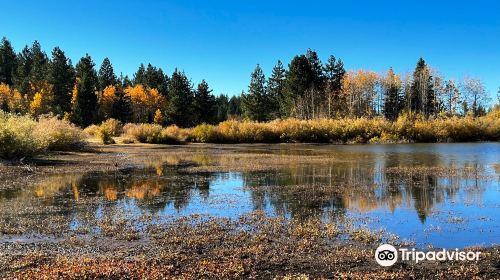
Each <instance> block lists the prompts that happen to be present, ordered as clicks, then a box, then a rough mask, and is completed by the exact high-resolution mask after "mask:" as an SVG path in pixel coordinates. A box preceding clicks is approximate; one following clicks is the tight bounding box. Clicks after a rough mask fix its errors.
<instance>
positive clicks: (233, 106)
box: [227, 95, 241, 117]
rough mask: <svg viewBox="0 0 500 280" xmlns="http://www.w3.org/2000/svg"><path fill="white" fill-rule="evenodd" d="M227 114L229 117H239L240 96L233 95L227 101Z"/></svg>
mask: <svg viewBox="0 0 500 280" xmlns="http://www.w3.org/2000/svg"><path fill="white" fill-rule="evenodd" d="M227 114H228V115H229V116H231V117H239V116H241V97H240V96H235V95H233V96H232V97H231V98H230V99H229V103H228V112H227Z"/></svg>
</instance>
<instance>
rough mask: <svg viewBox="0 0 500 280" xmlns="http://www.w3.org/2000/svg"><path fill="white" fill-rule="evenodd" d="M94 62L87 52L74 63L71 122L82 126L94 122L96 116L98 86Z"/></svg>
mask: <svg viewBox="0 0 500 280" xmlns="http://www.w3.org/2000/svg"><path fill="white" fill-rule="evenodd" d="M94 66H95V64H94V62H93V61H92V58H91V57H90V56H89V55H88V54H87V55H86V56H84V57H82V58H81V59H80V61H79V62H78V64H77V65H76V78H77V85H76V89H77V94H76V98H75V103H74V104H73V122H74V123H76V124H77V125H80V126H82V127H87V126H89V125H91V124H93V123H95V122H96V121H97V120H96V116H97V111H98V110H97V94H96V91H97V89H98V87H99V82H98V78H97V73H96V71H95V69H94Z"/></svg>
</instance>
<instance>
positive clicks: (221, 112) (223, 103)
mask: <svg viewBox="0 0 500 280" xmlns="http://www.w3.org/2000/svg"><path fill="white" fill-rule="evenodd" d="M215 102H216V104H217V122H223V121H225V120H227V118H228V115H229V99H228V97H227V96H226V95H224V94H221V95H219V96H217V98H216V99H215Z"/></svg>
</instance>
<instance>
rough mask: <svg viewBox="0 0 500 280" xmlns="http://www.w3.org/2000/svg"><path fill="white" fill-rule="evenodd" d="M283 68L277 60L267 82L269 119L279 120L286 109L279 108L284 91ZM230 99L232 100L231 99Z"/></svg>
mask: <svg viewBox="0 0 500 280" xmlns="http://www.w3.org/2000/svg"><path fill="white" fill-rule="evenodd" d="M285 72H286V71H285V68H284V67H283V63H281V61H280V60H278V63H276V66H274V68H273V72H272V74H271V77H269V79H268V81H267V92H268V95H269V113H270V116H269V117H270V118H271V119H276V118H281V117H282V116H283V115H286V112H284V111H285V110H286V109H285V108H281V104H282V103H283V99H284V90H285ZM231 99H232V98H231Z"/></svg>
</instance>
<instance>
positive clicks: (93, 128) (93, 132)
mask: <svg viewBox="0 0 500 280" xmlns="http://www.w3.org/2000/svg"><path fill="white" fill-rule="evenodd" d="M83 132H85V134H87V135H88V136H90V137H97V133H98V132H99V126H98V125H95V124H93V125H90V126H87V127H86V128H85V129H84V130H83Z"/></svg>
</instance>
